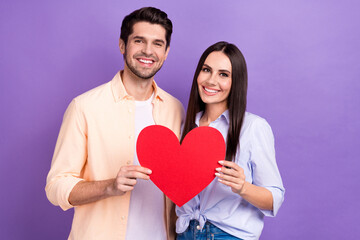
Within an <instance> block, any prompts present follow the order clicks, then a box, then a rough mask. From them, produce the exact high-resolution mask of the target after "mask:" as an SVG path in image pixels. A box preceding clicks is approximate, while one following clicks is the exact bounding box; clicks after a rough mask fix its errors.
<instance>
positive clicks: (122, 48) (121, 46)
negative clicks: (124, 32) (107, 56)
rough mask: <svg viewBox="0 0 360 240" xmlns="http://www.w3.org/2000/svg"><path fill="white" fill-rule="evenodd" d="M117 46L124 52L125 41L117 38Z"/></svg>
mask: <svg viewBox="0 0 360 240" xmlns="http://www.w3.org/2000/svg"><path fill="white" fill-rule="evenodd" d="M119 48H120V52H121V54H124V53H125V42H124V40H122V39H121V38H120V39H119Z"/></svg>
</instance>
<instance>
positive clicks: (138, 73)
mask: <svg viewBox="0 0 360 240" xmlns="http://www.w3.org/2000/svg"><path fill="white" fill-rule="evenodd" d="M124 60H125V64H126V65H127V67H128V68H129V69H130V71H131V72H132V73H133V74H135V76H137V77H138V78H142V79H150V78H152V77H153V76H155V74H156V73H157V72H158V71H159V70H160V69H161V67H162V65H161V66H160V67H159V68H155V69H153V70H152V72H150V73H143V72H141V71H139V70H137V69H136V68H135V66H133V65H131V63H129V62H128V60H127V54H126V52H125V53H124Z"/></svg>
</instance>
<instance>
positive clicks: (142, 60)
mask: <svg viewBox="0 0 360 240" xmlns="http://www.w3.org/2000/svg"><path fill="white" fill-rule="evenodd" d="M139 61H140V62H142V63H152V61H151V60H145V59H139Z"/></svg>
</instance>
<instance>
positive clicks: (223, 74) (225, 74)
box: [220, 73, 229, 77]
mask: <svg viewBox="0 0 360 240" xmlns="http://www.w3.org/2000/svg"><path fill="white" fill-rule="evenodd" d="M220 76H221V77H229V74H227V73H220Z"/></svg>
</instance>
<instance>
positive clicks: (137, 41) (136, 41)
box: [134, 39, 143, 43]
mask: <svg viewBox="0 0 360 240" xmlns="http://www.w3.org/2000/svg"><path fill="white" fill-rule="evenodd" d="M134 42H135V43H142V42H143V40H141V39H135V40H134Z"/></svg>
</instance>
